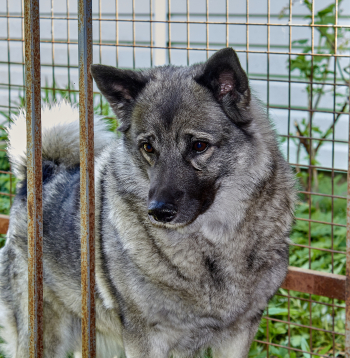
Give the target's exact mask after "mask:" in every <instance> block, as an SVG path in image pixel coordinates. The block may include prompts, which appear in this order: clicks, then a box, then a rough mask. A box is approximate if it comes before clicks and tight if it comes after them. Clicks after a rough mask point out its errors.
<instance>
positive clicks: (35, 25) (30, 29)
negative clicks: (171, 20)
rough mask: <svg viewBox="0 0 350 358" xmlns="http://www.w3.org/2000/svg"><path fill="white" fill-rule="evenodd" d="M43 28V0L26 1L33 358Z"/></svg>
mask: <svg viewBox="0 0 350 358" xmlns="http://www.w3.org/2000/svg"><path fill="white" fill-rule="evenodd" d="M39 24H40V20H39V0H25V2H24V31H25V62H26V113H27V114H26V118H27V187H28V194H27V208H28V316H29V320H28V321H29V322H28V325H29V357H31V358H34V357H35V358H39V357H40V358H41V357H43V262H42V255H43V209H42V167H41V160H42V155H41V117H40V115H41V112H40V111H41V98H40V26H39Z"/></svg>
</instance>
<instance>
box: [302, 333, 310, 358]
mask: <svg viewBox="0 0 350 358" xmlns="http://www.w3.org/2000/svg"><path fill="white" fill-rule="evenodd" d="M300 345H301V349H302V350H303V351H307V352H310V347H309V344H308V343H307V341H306V339H305V338H304V337H301V339H300ZM303 356H304V358H311V357H310V354H307V353H303Z"/></svg>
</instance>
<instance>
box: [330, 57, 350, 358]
mask: <svg viewBox="0 0 350 358" xmlns="http://www.w3.org/2000/svg"><path fill="white" fill-rule="evenodd" d="M334 60H336V58H334ZM349 103H350V82H349ZM349 123H350V113H349ZM348 145H349V150H348V153H349V154H348V157H349V160H348V195H347V210H346V211H347V225H346V296H345V303H346V316H345V357H346V358H350V127H349V144H348Z"/></svg>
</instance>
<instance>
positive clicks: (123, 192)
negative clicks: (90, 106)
mask: <svg viewBox="0 0 350 358" xmlns="http://www.w3.org/2000/svg"><path fill="white" fill-rule="evenodd" d="M91 74H92V76H93V78H94V80H95V82H96V84H97V86H98V88H99V90H100V91H101V93H102V94H103V96H104V97H105V98H106V99H107V100H108V102H109V103H110V106H111V108H112V109H113V111H114V112H115V114H116V115H117V118H118V121H119V124H120V126H119V128H118V130H119V132H120V133H121V134H120V135H119V136H117V135H115V133H112V132H110V131H109V130H108V125H107V124H106V122H105V121H104V119H103V118H100V117H97V118H95V134H94V136H95V137H94V138H95V139H94V142H95V144H94V145H95V200H96V233H95V247H96V292H95V297H96V346H97V357H98V358H101V357H102V358H112V357H119V356H121V355H125V356H126V357H127V358H140V357H143V358H151V357H152V358H167V357H170V356H173V357H194V356H197V355H198V354H202V353H203V352H204V351H205V350H206V349H208V347H210V348H211V352H212V356H213V357H214V358H233V357H235V358H243V357H247V354H248V351H249V348H250V345H251V342H252V340H253V338H254V336H255V334H256V332H257V329H258V326H259V322H260V319H261V316H262V313H263V311H264V309H265V307H266V306H267V304H268V301H269V299H270V298H271V297H272V296H273V295H274V293H275V292H276V290H277V289H278V288H279V286H280V285H281V283H282V282H283V280H284V278H285V276H286V272H287V268H288V248H289V232H290V229H291V225H292V223H293V210H294V202H295V198H296V194H295V193H296V191H295V180H294V177H293V173H292V171H291V169H290V167H289V165H288V164H287V162H286V161H285V160H284V158H283V156H282V154H281V152H280V150H279V146H278V141H277V139H276V134H275V131H274V129H273V127H272V125H271V124H270V121H269V119H268V116H267V114H266V111H265V110H264V107H263V106H262V105H261V103H260V102H259V101H258V100H257V99H256V98H255V97H254V96H253V94H252V92H251V89H250V87H249V82H248V78H247V75H246V74H245V72H244V70H243V69H242V67H241V65H240V62H239V59H238V56H237V54H236V53H235V51H234V50H233V49H231V48H225V49H222V50H220V51H218V52H216V53H215V54H214V55H213V56H211V57H210V58H209V59H208V60H207V61H206V62H205V63H201V64H195V65H192V66H189V67H175V66H163V67H157V68H153V69H149V70H143V71H132V70H122V69H117V68H114V67H110V66H103V65H93V66H92V67H91ZM78 117H79V116H78V110H77V108H75V107H74V106H71V105H69V104H67V103H61V104H55V105H52V106H51V107H46V108H43V110H42V123H43V137H42V138H43V139H42V153H43V154H42V156H43V164H42V166H43V213H44V214H43V235H44V259H43V260H44V261H43V264H44V356H45V357H46V358H49V357H50V358H58V357H62V358H65V357H67V354H72V353H74V354H75V357H80V356H81V350H82V341H81V284H80V209H79V205H80V204H79V200H80V197H79V178H80V173H79V128H78ZM25 142H26V141H25V113H24V112H22V113H21V114H20V115H19V116H18V117H17V118H16V120H15V122H14V124H13V125H12V126H11V128H10V129H9V149H8V155H9V158H10V161H11V163H12V168H13V170H14V172H15V174H16V176H17V177H18V178H19V182H18V187H17V195H16V197H15V199H14V202H13V206H12V209H11V216H10V226H9V230H8V234H7V242H6V245H5V247H4V248H3V249H2V250H1V251H0V315H1V318H0V322H1V326H2V328H1V330H0V336H1V337H2V340H3V344H2V349H3V351H4V352H5V354H6V357H16V358H22V357H23V358H24V357H28V313H27V307H28V296H27V285H28V281H27V262H28V260H27V219H26V217H27V213H26V211H27V209H26V205H27V198H26V192H27V184H26V158H25V154H24V153H25V148H24V147H23V143H25Z"/></svg>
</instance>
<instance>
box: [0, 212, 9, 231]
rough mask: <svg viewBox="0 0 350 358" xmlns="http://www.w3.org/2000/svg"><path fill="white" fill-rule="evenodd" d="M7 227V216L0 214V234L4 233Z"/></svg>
mask: <svg viewBox="0 0 350 358" xmlns="http://www.w3.org/2000/svg"><path fill="white" fill-rule="evenodd" d="M8 228H9V216H8V215H2V214H0V234H6V233H7V230H8Z"/></svg>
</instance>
